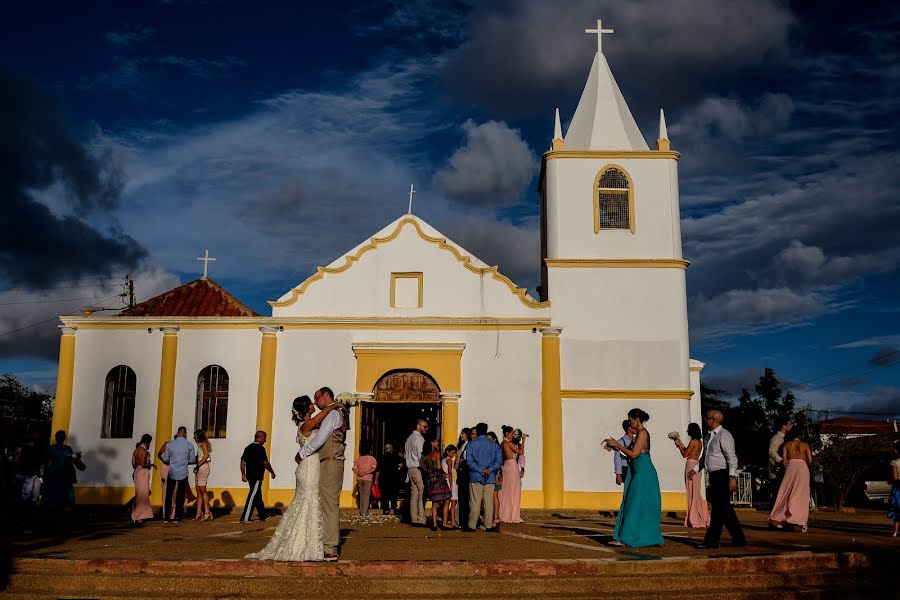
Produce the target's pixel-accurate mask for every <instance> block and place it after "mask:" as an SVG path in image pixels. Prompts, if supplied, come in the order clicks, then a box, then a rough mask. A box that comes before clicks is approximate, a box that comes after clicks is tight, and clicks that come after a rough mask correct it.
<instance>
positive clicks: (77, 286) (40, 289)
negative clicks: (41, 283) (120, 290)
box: [0, 277, 122, 294]
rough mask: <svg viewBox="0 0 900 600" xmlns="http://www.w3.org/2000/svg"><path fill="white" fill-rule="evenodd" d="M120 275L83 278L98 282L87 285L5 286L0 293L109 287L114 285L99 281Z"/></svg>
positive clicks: (110, 280)
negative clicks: (103, 277)
mask: <svg viewBox="0 0 900 600" xmlns="http://www.w3.org/2000/svg"><path fill="white" fill-rule="evenodd" d="M121 280H122V277H110V278H108V279H84V280H82V281H96V282H98V283H94V284H88V285H61V286H55V287H46V288H35V287H14V288H6V289H3V290H0V294H4V293H6V292H46V291H48V290H54V291H55V290H81V289H86V288H95V287H110V286H113V285H115V284H114V283H100V282H105V281H109V282H113V281H121Z"/></svg>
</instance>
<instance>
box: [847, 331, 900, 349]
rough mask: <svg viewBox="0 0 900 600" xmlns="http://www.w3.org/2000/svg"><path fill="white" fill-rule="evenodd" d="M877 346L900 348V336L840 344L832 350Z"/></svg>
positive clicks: (885, 336) (887, 336)
mask: <svg viewBox="0 0 900 600" xmlns="http://www.w3.org/2000/svg"><path fill="white" fill-rule="evenodd" d="M875 346H878V347H881V346H900V334H895V335H879V336H876V337H868V338H863V339H859V340H853V341H852V342H846V343H843V344H838V345H837V346H832V348H841V349H845V350H850V349H853V348H870V347H875Z"/></svg>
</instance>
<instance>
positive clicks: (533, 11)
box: [444, 0, 794, 119]
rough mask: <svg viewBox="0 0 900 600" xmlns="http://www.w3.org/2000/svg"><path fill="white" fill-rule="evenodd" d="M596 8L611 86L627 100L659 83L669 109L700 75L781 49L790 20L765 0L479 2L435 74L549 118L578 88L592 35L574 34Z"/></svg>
mask: <svg viewBox="0 0 900 600" xmlns="http://www.w3.org/2000/svg"><path fill="white" fill-rule="evenodd" d="M600 13H602V16H603V19H604V20H603V25H604V26H605V27H611V28H613V29H615V35H613V36H607V37H606V38H605V39H604V45H603V48H604V53H605V54H606V55H607V57H608V59H609V61H610V63H611V64H612V66H613V69H614V72H615V74H616V77H617V78H618V79H619V82H620V84H621V85H623V87H624V88H626V89H628V90H632V91H633V94H632V96H633V98H635V99H636V103H637V104H641V103H642V101H643V100H644V99H645V98H646V96H644V94H654V95H655V94H658V93H659V90H665V92H666V98H667V99H666V101H667V105H668V106H669V107H670V108H672V107H676V106H685V105H688V104H691V103H693V102H694V101H696V100H697V99H699V98H700V97H702V96H703V95H705V94H706V91H707V90H708V87H709V82H710V79H737V78H738V77H740V75H741V73H742V71H743V69H744V68H746V67H754V68H758V67H759V66H760V65H761V64H763V63H765V62H766V61H767V60H769V59H771V58H772V57H780V56H784V55H786V54H787V48H788V41H789V40H788V35H789V32H790V28H791V25H792V23H793V21H794V18H793V16H792V15H791V13H790V10H789V9H788V7H787V6H786V5H785V4H784V3H781V2H777V1H775V0H763V1H761V2H754V3H752V4H749V3H746V2H741V1H740V0H726V1H722V0H684V1H682V2H680V3H679V5H678V10H672V5H671V3H670V2H666V1H664V0H640V1H632V2H609V3H604V5H603V6H602V10H599V12H598V5H597V2H596V0H565V1H563V0H557V1H552V2H548V1H546V0H505V1H500V2H489V3H481V4H479V5H478V6H477V7H476V8H475V11H474V13H473V14H472V18H471V26H470V35H469V40H468V42H467V43H466V44H465V45H464V46H462V47H461V48H460V49H459V50H458V52H456V53H455V55H454V56H453V57H452V58H451V60H450V61H448V63H447V65H446V68H445V73H444V74H445V77H446V78H447V80H448V82H449V83H450V84H451V86H452V88H453V89H454V90H455V92H456V93H457V95H458V96H460V97H461V98H464V99H465V100H466V101H469V102H471V101H475V102H478V103H480V104H482V105H483V106H485V107H487V108H489V109H492V110H496V111H502V112H503V113H505V114H509V113H510V112H524V113H534V112H539V113H541V114H548V115H550V114H551V113H550V111H549V110H548V108H547V107H548V106H553V105H554V103H559V102H560V101H561V100H563V99H565V98H567V97H568V96H569V95H571V94H573V93H575V92H577V91H578V90H580V89H581V86H582V85H584V81H585V79H586V75H587V70H588V66H589V65H590V62H591V57H592V55H593V53H594V52H595V51H596V42H595V40H594V39H593V38H592V37H591V36H588V35H586V34H584V33H583V32H584V30H585V29H586V28H588V27H592V26H594V25H595V24H596V22H597V17H598V16H599V14H600ZM747 23H753V26H752V27H748V26H747ZM711 48H715V51H710V49H711ZM663 50H664V51H663ZM648 82H652V85H648ZM548 119H549V117H548Z"/></svg>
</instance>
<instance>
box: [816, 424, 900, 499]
mask: <svg viewBox="0 0 900 600" xmlns="http://www.w3.org/2000/svg"><path fill="white" fill-rule="evenodd" d="M890 447H891V436H890V435H860V436H849V435H847V434H844V433H838V434H833V435H831V436H830V438H829V440H828V442H827V443H825V445H824V447H823V448H822V450H821V451H820V452H819V453H818V454H817V455H816V456H815V458H814V459H813V460H814V461H816V462H820V464H821V465H822V467H823V472H824V474H825V484H826V485H828V486H829V487H831V488H832V489H833V490H834V497H835V503H836V505H837V510H841V509H842V508H843V507H844V504H845V503H846V502H847V496H848V495H849V494H850V491H851V490H852V489H853V486H854V485H856V483H857V481H859V478H860V477H861V476H862V475H863V474H864V473H865V471H866V469H868V468H870V467H873V466H875V465H878V464H885V465H886V464H887V463H888V460H889V456H890Z"/></svg>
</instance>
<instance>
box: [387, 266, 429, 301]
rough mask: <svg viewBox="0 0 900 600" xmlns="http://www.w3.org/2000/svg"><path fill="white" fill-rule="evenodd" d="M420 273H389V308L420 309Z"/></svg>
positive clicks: (421, 289)
mask: <svg viewBox="0 0 900 600" xmlns="http://www.w3.org/2000/svg"><path fill="white" fill-rule="evenodd" d="M423 280H424V276H423V274H422V273H413V272H407V273H391V308H422V298H423V289H424V286H423Z"/></svg>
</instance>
